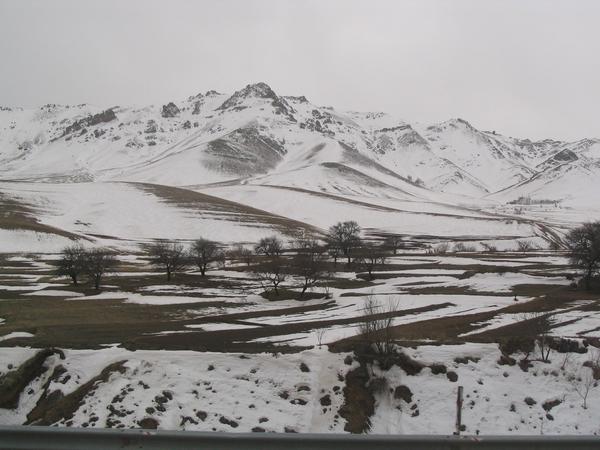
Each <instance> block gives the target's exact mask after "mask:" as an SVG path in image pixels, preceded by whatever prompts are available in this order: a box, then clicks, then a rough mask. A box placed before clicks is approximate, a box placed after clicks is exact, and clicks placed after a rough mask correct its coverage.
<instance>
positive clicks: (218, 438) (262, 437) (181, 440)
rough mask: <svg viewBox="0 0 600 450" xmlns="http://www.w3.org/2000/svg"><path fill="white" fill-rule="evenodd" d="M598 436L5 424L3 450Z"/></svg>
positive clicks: (530, 444)
mask: <svg viewBox="0 0 600 450" xmlns="http://www.w3.org/2000/svg"><path fill="white" fill-rule="evenodd" d="M599 448H600V438H599V437H596V436H430V435H427V436H422V435H393V436H392V435H348V434H274V433H269V434H262V433H203V432H192V431H162V430H161V431H149V430H114V429H89V428H58V427H35V426H22V427H7V426H0V449H11V450H17V449H18V450H23V449H28V450H58V449H76V450H100V449H102V450H111V449H151V450H155V449H169V450H181V449H190V450H191V449H194V450H204V449H206V450H232V449H235V450H238V449H240V450H255V449H256V450H275V449H277V450H280V449H285V450H304V449H307V450H308V449H310V450H336V449H343V450H359V449H365V450H378V449H386V450H392V449H399V450H463V449H510V450H521V449H523V450H546V449H569V450H583V449H586V450H587V449H595V450H597V449H599Z"/></svg>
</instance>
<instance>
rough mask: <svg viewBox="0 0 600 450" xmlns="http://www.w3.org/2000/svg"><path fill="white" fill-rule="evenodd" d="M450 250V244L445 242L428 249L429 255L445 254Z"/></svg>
mask: <svg viewBox="0 0 600 450" xmlns="http://www.w3.org/2000/svg"><path fill="white" fill-rule="evenodd" d="M449 250H450V244H449V243H447V242H442V243H440V244H437V245H435V246H433V247H431V248H430V250H429V251H428V253H429V254H431V255H445V254H446V253H448V251H449Z"/></svg>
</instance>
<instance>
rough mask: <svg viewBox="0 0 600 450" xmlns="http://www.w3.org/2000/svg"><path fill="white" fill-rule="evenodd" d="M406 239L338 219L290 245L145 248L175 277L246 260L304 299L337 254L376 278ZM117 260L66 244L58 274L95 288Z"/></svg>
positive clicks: (271, 282) (268, 285)
mask: <svg viewBox="0 0 600 450" xmlns="http://www.w3.org/2000/svg"><path fill="white" fill-rule="evenodd" d="M402 246H403V241H402V239H401V238H400V237H398V236H388V237H387V238H386V239H385V240H383V241H382V242H381V243H375V242H373V241H370V240H366V239H363V238H362V237H361V227H360V226H359V225H358V223H357V222H355V221H345V222H338V223H337V224H335V225H333V226H331V227H330V228H329V230H328V232H327V233H326V235H325V236H315V235H312V234H309V233H306V232H304V233H301V234H299V235H297V236H296V237H295V238H294V239H293V240H292V241H291V242H290V243H288V244H287V245H286V244H285V243H284V242H283V241H282V240H281V239H280V238H278V237H277V236H270V237H266V238H263V239H261V240H260V241H259V242H258V243H257V244H256V245H255V246H254V248H249V247H246V246H243V245H241V244H240V245H237V246H235V247H233V248H232V249H230V250H229V251H226V250H225V246H224V245H221V244H219V243H218V242H214V241H211V240H208V239H204V238H200V239H197V240H196V241H194V242H192V243H191V244H190V245H188V246H184V245H183V244H182V243H180V242H177V241H160V242H156V243H154V244H151V245H149V246H148V248H147V252H148V258H149V262H150V264H151V265H153V266H154V267H156V268H158V269H159V270H161V271H163V272H164V273H165V274H166V277H167V281H171V279H172V277H173V275H174V274H176V273H178V272H182V271H184V270H188V269H190V268H192V267H196V268H197V269H198V270H199V272H200V274H201V275H202V276H206V274H207V272H208V271H209V270H210V269H211V268H214V267H221V266H222V265H224V264H225V262H226V261H227V260H230V261H238V262H240V263H243V264H245V265H246V266H247V267H248V268H249V269H250V270H251V271H252V272H253V273H254V274H255V276H256V278H257V279H258V280H259V281H260V283H261V284H263V285H264V286H265V290H266V291H268V290H272V291H273V293H274V294H275V295H276V296H279V293H280V286H281V285H282V283H284V282H285V281H286V280H287V279H289V278H292V277H293V278H294V281H295V283H296V284H297V283H298V282H299V283H300V298H303V297H304V296H305V295H306V292H307V291H308V290H310V289H312V288H314V287H315V286H316V285H317V284H319V283H320V282H321V281H323V280H324V279H325V278H327V277H328V275H329V273H330V272H331V271H332V268H331V264H330V258H331V259H333V267H336V266H337V264H338V258H344V259H345V260H346V265H347V266H351V267H353V268H355V270H361V271H364V272H366V274H368V277H369V279H371V278H373V272H374V271H375V270H376V269H377V268H378V267H380V266H382V265H383V264H385V262H386V258H387V256H388V255H389V254H392V253H393V254H396V253H397V251H398V249H400V248H402ZM115 263H116V259H115V256H114V254H113V253H111V252H109V251H107V250H104V249H97V250H85V249H83V248H82V247H79V246H75V247H67V248H65V249H64V251H63V254H62V257H61V260H60V262H59V271H58V272H59V274H60V275H66V276H69V277H71V279H72V280H73V284H77V282H78V278H79V276H80V275H81V274H87V275H88V278H89V279H90V280H92V281H93V283H94V285H95V286H96V288H99V286H100V281H101V278H102V276H103V275H104V274H105V273H107V272H108V271H110V270H111V269H112V268H113V267H114V265H115Z"/></svg>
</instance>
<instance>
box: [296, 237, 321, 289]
mask: <svg viewBox="0 0 600 450" xmlns="http://www.w3.org/2000/svg"><path fill="white" fill-rule="evenodd" d="M296 245H297V253H296V255H295V256H294V257H293V258H292V261H291V271H292V273H293V274H294V275H297V276H299V277H300V278H301V279H302V292H301V293H300V298H303V297H304V294H305V293H306V291H307V289H309V288H311V287H313V286H314V285H315V284H317V282H318V281H320V280H321V279H323V278H324V277H325V275H326V274H327V264H326V255H325V249H324V248H323V247H322V246H321V245H319V242H318V241H316V240H315V239H311V238H308V239H302V240H299V241H297V242H296Z"/></svg>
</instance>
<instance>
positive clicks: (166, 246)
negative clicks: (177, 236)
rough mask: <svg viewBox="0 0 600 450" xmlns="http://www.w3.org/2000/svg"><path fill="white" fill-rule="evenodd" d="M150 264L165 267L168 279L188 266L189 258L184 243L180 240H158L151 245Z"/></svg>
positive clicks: (149, 251)
mask: <svg viewBox="0 0 600 450" xmlns="http://www.w3.org/2000/svg"><path fill="white" fill-rule="evenodd" d="M148 253H149V255H150V264H152V265H153V266H156V267H159V268H161V269H163V270H164V271H165V272H166V274H167V281H171V276H172V275H173V274H174V273H176V272H179V271H181V270H183V269H185V268H186V267H187V266H188V259H187V257H186V254H185V250H184V248H183V245H181V244H180V243H178V242H157V243H156V244H152V245H150V247H149V250H148Z"/></svg>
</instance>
